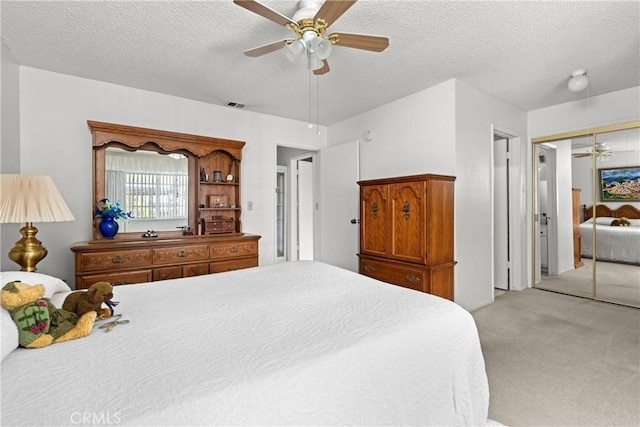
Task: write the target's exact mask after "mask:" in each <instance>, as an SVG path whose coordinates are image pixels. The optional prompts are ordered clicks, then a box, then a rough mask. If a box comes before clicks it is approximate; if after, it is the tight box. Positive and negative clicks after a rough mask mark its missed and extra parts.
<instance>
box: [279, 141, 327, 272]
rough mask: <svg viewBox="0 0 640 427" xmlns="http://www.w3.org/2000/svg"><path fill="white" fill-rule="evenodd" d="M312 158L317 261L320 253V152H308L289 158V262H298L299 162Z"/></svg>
mask: <svg viewBox="0 0 640 427" xmlns="http://www.w3.org/2000/svg"><path fill="white" fill-rule="evenodd" d="M308 158H311V163H312V176H313V182H314V184H313V196H312V197H313V212H314V215H313V246H314V247H313V258H314V259H316V258H317V255H318V253H319V240H320V239H319V234H320V233H319V232H318V231H319V230H318V221H319V215H318V214H317V212H318V195H319V191H318V182H319V179H318V173H319V168H318V152H317V151H311V150H310V151H308V152H306V153H304V154H300V155H297V156H293V157H290V158H289V197H288V199H287V200H288V202H289V221H288V223H289V224H288V227H287V230H288V231H289V252H288V255H289V257H288V260H289V261H297V260H298V168H297V162H298V161H299V160H304V159H308Z"/></svg>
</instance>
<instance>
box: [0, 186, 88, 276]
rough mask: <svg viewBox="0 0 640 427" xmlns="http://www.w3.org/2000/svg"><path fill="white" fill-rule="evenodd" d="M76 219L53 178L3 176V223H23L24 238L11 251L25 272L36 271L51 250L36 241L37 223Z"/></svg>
mask: <svg viewBox="0 0 640 427" xmlns="http://www.w3.org/2000/svg"><path fill="white" fill-rule="evenodd" d="M74 219H75V218H74V217H73V214H72V213H71V211H70V210H69V208H68V207H67V204H66V203H65V202H64V200H63V199H62V196H61V195H60V193H59V192H58V189H57V188H56V186H55V185H54V184H53V181H51V178H49V177H48V176H43V175H12V174H1V175H0V223H13V222H23V223H24V224H25V225H24V227H22V228H21V229H20V234H21V235H22V238H21V239H20V240H18V241H17V242H16V244H15V246H14V247H13V248H12V249H11V250H10V251H9V258H10V259H11V260H12V261H13V262H15V263H17V264H19V265H20V267H21V269H20V270H21V271H36V264H37V263H38V262H40V260H42V259H43V258H44V257H46V256H47V249H46V248H45V247H44V246H42V242H41V241H40V240H38V239H37V238H36V234H37V233H38V229H37V228H36V227H35V226H34V225H33V223H34V222H61V221H73V220H74Z"/></svg>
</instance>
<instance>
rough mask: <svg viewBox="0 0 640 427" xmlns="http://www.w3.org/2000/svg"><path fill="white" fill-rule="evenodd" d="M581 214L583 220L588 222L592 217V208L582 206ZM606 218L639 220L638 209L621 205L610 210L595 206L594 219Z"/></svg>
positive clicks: (639, 212) (639, 210) (603, 206)
mask: <svg viewBox="0 0 640 427" xmlns="http://www.w3.org/2000/svg"><path fill="white" fill-rule="evenodd" d="M582 212H583V214H584V220H585V221H586V220H588V219H590V218H591V217H592V216H593V206H589V207H587V205H582ZM603 216H608V217H612V218H620V217H625V218H627V219H640V209H638V208H636V207H634V206H631V205H623V206H620V207H619V208H618V209H611V208H609V207H608V206H607V205H596V218H597V217H603Z"/></svg>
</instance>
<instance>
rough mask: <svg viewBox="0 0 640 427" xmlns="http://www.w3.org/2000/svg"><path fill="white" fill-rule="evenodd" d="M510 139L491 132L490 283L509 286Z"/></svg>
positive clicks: (495, 287)
mask: <svg viewBox="0 0 640 427" xmlns="http://www.w3.org/2000/svg"><path fill="white" fill-rule="evenodd" d="M510 143H511V139H510V137H509V136H508V135H506V134H503V133H500V132H497V131H494V134H493V192H492V194H493V233H492V235H493V287H494V296H495V294H496V291H495V290H501V291H508V290H510V289H511V226H510V223H511V216H510V210H509V205H510V203H509V202H510V198H509V189H510V186H509V170H510V168H509V166H510V158H509V157H510V152H509V149H510Z"/></svg>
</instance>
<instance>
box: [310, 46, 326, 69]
mask: <svg viewBox="0 0 640 427" xmlns="http://www.w3.org/2000/svg"><path fill="white" fill-rule="evenodd" d="M323 65H324V64H323V63H322V60H321V59H320V58H319V57H318V54H316V53H315V52H314V51H312V50H309V52H308V53H307V68H308V69H310V70H314V71H315V70H319V69H320V68H322V66H323Z"/></svg>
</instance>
